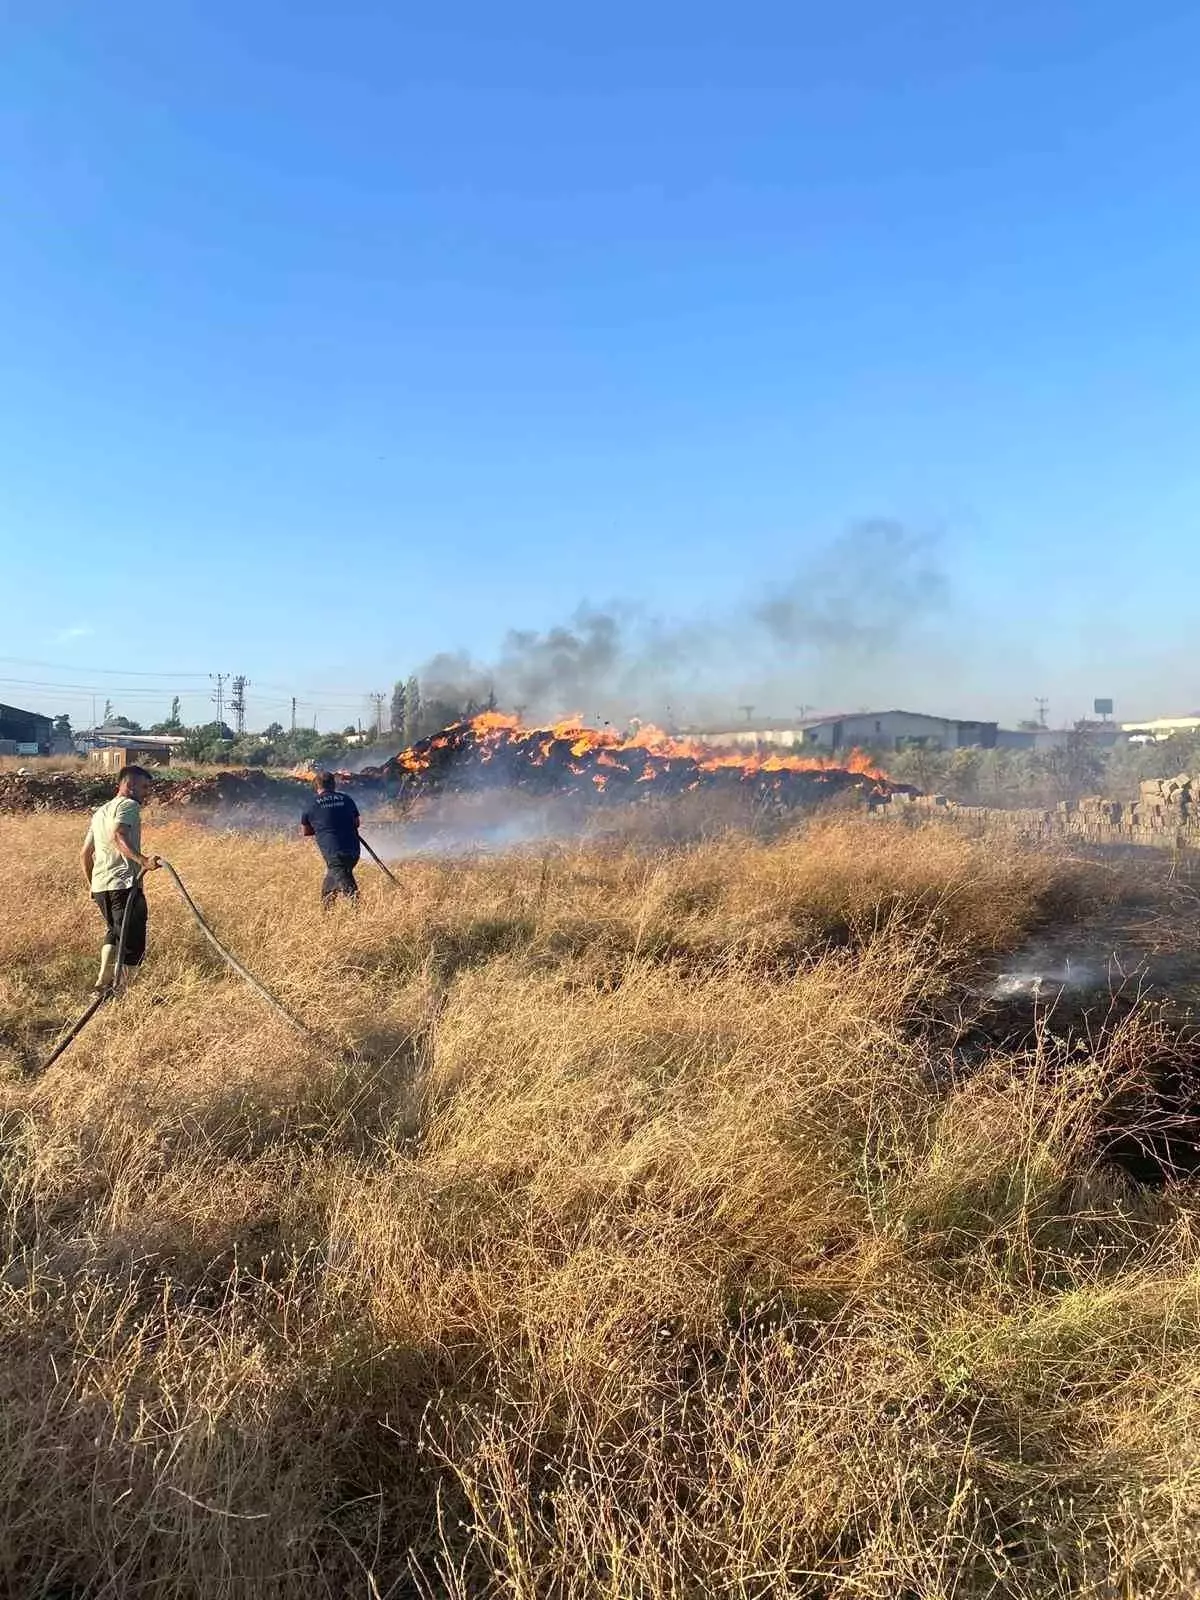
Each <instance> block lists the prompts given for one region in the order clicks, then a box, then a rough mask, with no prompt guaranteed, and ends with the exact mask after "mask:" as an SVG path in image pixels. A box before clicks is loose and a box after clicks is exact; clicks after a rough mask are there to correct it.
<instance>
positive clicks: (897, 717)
mask: <svg viewBox="0 0 1200 1600" xmlns="http://www.w3.org/2000/svg"><path fill="white" fill-rule="evenodd" d="M996 731H997V725H996V723H994V722H971V721H964V720H962V719H960V718H957V717H931V716H927V715H925V713H924V712H921V711H849V712H842V713H840V714H838V715H836V716H828V717H804V718H801V719H799V720H797V721H796V722H794V723H792V724H791V725H790V726H788V727H768V728H762V727H760V728H734V729H728V730H723V731H721V732H719V733H703V734H701V735H700V737H701V738H703V739H705V740H706V741H708V742H709V743H712V744H726V745H734V746H738V745H740V746H749V747H752V748H757V747H759V746H760V745H777V746H779V747H780V748H782V749H785V750H795V749H804V750H813V751H818V750H819V751H826V752H830V751H834V750H852V749H856V748H857V749H871V750H893V751H894V750H913V749H924V750H958V749H961V748H962V747H964V746H967V745H976V746H980V747H982V748H983V749H984V750H992V749H994V748H995V746H996Z"/></svg>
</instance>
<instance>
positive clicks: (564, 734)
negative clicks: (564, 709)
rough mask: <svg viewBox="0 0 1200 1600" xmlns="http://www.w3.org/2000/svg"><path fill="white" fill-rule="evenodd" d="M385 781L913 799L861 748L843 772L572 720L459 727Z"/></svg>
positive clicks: (405, 757) (419, 787)
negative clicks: (901, 796)
mask: <svg viewBox="0 0 1200 1600" xmlns="http://www.w3.org/2000/svg"><path fill="white" fill-rule="evenodd" d="M380 778H382V779H383V780H385V782H386V783H387V784H388V787H389V788H392V787H393V786H394V785H395V786H398V787H396V788H395V791H394V792H395V793H396V795H397V797H398V798H399V799H400V800H401V801H402V802H403V801H406V800H413V799H418V798H423V797H424V796H426V795H430V794H435V793H463V792H467V791H479V790H482V789H489V790H498V789H509V790H516V791H519V792H523V793H526V794H535V795H564V796H570V797H576V798H582V799H588V800H591V801H605V802H614V801H615V802H621V801H633V800H639V799H642V798H644V797H645V796H647V795H649V794H658V795H672V796H674V795H683V794H687V793H690V792H693V791H697V790H703V791H705V792H712V793H716V794H730V793H737V794H740V795H744V796H748V797H750V798H752V799H756V800H763V801H775V802H777V803H779V804H780V805H783V806H787V807H791V806H798V805H812V804H815V803H817V802H819V801H823V800H828V799H832V798H833V797H834V796H836V795H841V794H846V793H857V794H860V795H862V796H863V797H864V798H865V799H867V800H868V801H871V800H880V799H885V798H887V797H889V796H890V795H892V794H893V793H895V792H897V791H901V792H905V793H915V791H914V790H911V789H907V788H906V787H905V786H904V785H900V784H893V783H892V782H891V781H890V780H889V779H888V777H887V774H886V773H884V772H882V771H880V769H879V768H878V767H876V766H875V765H874V764H873V763H872V762H871V761H870V760H869V759H868V758H867V757H866V756H864V755H863V754H862V753H861V752H859V751H854V752H852V753H851V754H850V755H849V756H848V758H847V761H846V764H845V765H839V764H837V763H834V762H832V761H828V760H826V759H824V758H823V757H820V756H805V755H794V754H786V755H785V754H771V755H757V754H749V753H747V752H745V751H737V752H731V751H726V750H718V749H714V748H713V747H711V746H709V745H705V744H704V743H702V742H701V741H699V740H696V739H675V738H672V737H671V736H670V735H669V734H666V733H663V732H662V731H661V730H660V729H658V728H654V727H650V726H644V727H640V728H638V729H637V731H636V732H634V733H632V734H629V735H628V736H623V735H621V734H619V733H617V732H616V731H615V730H612V729H607V728H604V729H597V728H585V727H582V726H581V725H580V724H579V723H578V722H575V721H570V722H560V723H557V724H556V725H555V726H554V727H552V728H526V727H523V726H522V725H521V724H520V723H519V722H518V721H517V719H516V718H515V717H508V716H504V715H502V714H500V713H498V712H486V713H484V714H483V715H482V716H478V717H475V718H473V719H472V720H471V721H468V722H458V723H455V724H454V725H453V726H451V727H449V728H445V729H443V730H442V732H441V733H437V734H434V735H433V737H432V738H429V739H422V740H421V741H420V742H419V743H418V744H415V745H413V746H412V747H411V748H410V749H408V750H403V751H401V752H400V753H399V754H398V755H396V756H393V757H392V759H391V760H390V761H389V762H387V763H386V764H385V765H384V766H383V767H381V768H377V769H370V770H368V771H366V772H363V773H361V774H359V779H360V780H362V781H366V782H367V783H370V782H372V781H378V780H379V779H380Z"/></svg>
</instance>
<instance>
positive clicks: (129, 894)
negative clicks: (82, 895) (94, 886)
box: [92, 883, 149, 967]
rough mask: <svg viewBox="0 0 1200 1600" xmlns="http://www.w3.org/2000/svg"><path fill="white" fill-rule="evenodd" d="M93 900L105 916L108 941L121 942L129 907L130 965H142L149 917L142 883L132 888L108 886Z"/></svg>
mask: <svg viewBox="0 0 1200 1600" xmlns="http://www.w3.org/2000/svg"><path fill="white" fill-rule="evenodd" d="M92 899H93V900H94V901H95V902H96V905H97V907H98V908H99V911H100V915H101V916H102V917H103V918H104V942H105V944H112V945H120V943H121V921H122V918H123V917H124V916H125V907H126V905H128V906H129V922H128V924H127V925H126V928H125V957H124V964H125V966H127V967H137V966H140V965H141V961H142V957H143V956H144V955H145V954H146V932H147V926H148V922H149V918H148V916H147V914H146V896H145V894H144V893H143V892H142V886H141V884H140V883H139V884H138V885H137V886H136V887H135V888H132V889H106V890H104V891H103V893H101V894H94V895H93V896H92Z"/></svg>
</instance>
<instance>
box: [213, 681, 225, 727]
mask: <svg viewBox="0 0 1200 1600" xmlns="http://www.w3.org/2000/svg"><path fill="white" fill-rule="evenodd" d="M228 676H229V674H228V673H227V672H210V673H209V677H210V678H211V679H212V680H213V682H214V683H215V684H216V686H217V687H216V688H215V689H214V690H213V700H214V701H215V702H216V707H217V726H218V727H220V726H221V724H222V723H223V722H224V721H225V679H226V678H227V677H228Z"/></svg>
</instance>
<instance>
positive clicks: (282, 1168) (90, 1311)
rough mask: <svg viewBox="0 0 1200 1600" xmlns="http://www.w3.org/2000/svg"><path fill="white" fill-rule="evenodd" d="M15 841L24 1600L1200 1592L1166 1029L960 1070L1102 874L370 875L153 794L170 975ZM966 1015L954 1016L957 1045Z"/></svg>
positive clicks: (937, 833)
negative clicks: (1020, 960) (965, 1036)
mask: <svg viewBox="0 0 1200 1600" xmlns="http://www.w3.org/2000/svg"><path fill="white" fill-rule="evenodd" d="M82 828H83V821H82V819H81V818H75V817H67V818H64V817H49V816H47V817H35V818H17V817H0V849H2V850H3V855H4V859H5V861H6V863H7V889H6V894H5V897H4V906H3V909H2V910H0V1151H2V1154H0V1161H2V1168H0V1173H2V1185H3V1188H2V1194H3V1206H2V1210H0V1220H2V1225H3V1229H4V1238H3V1244H2V1248H0V1262H2V1264H3V1266H2V1271H0V1387H2V1390H3V1399H2V1404H0V1428H2V1430H3V1436H2V1438H0V1593H3V1594H5V1595H13V1596H42V1597H46V1600H80V1597H83V1596H88V1597H91V1596H105V1597H113V1600H115V1597H117V1596H121V1597H125V1596H154V1597H155V1600H173V1597H179V1600H183V1597H192V1596H194V1597H201V1600H217V1597H221V1600H226V1597H228V1600H233V1597H263V1600H293V1597H301V1596H302V1597H304V1600H315V1597H320V1596H347V1595H361V1596H364V1597H365V1600H381V1597H401V1596H418V1595H420V1596H426V1597H435V1596H438V1597H441V1596H447V1597H456V1600H466V1597H468V1596H470V1597H475V1596H488V1597H490V1596H496V1597H500V1596H504V1597H511V1600H534V1597H543V1596H545V1597H570V1600H576V1597H577V1600H585V1597H587V1600H591V1597H609V1600H618V1597H626V1596H629V1597H638V1600H665V1597H668V1596H670V1597H692V1596H704V1595H716V1596H738V1597H746V1600H749V1597H757V1596H783V1595H788V1596H796V1597H812V1600H818V1597H821V1600H824V1597H835V1596H836V1597H842V1596H845V1597H854V1600H951V1597H953V1600H982V1597H984V1596H1003V1597H1006V1600H1012V1597H1025V1600H1046V1597H1052V1596H1090V1597H1095V1600H1109V1597H1111V1600H1117V1597H1133V1596H1136V1597H1139V1600H1151V1597H1161V1600H1168V1597H1170V1600H1175V1597H1178V1600H1182V1597H1184V1596H1191V1595H1194V1594H1195V1593H1196V1592H1197V1588H1198V1587H1200V1584H1198V1582H1197V1578H1196V1575H1195V1568H1194V1566H1193V1558H1194V1552H1195V1550H1196V1548H1197V1535H1198V1533H1200V1519H1198V1517H1197V1512H1198V1510H1200V1442H1198V1441H1200V1426H1198V1424H1200V1338H1198V1336H1200V1208H1198V1206H1197V1203H1196V1200H1195V1198H1194V1197H1193V1195H1192V1194H1191V1193H1190V1192H1189V1189H1188V1187H1187V1186H1174V1187H1170V1186H1169V1187H1167V1188H1165V1189H1156V1190H1152V1189H1139V1188H1137V1187H1135V1186H1134V1185H1133V1184H1132V1183H1131V1181H1130V1180H1129V1179H1128V1178H1127V1177H1125V1176H1124V1175H1123V1174H1122V1173H1120V1172H1119V1171H1117V1170H1116V1169H1115V1168H1113V1167H1111V1166H1108V1165H1105V1164H1104V1163H1103V1162H1102V1161H1101V1160H1100V1158H1099V1157H1098V1155H1097V1151H1096V1142H1095V1130H1096V1127H1097V1119H1098V1117H1099V1116H1100V1114H1101V1111H1102V1109H1103V1106H1104V1104H1105V1101H1106V1097H1107V1096H1109V1095H1110V1094H1111V1092H1112V1083H1113V1082H1114V1079H1119V1078H1120V1076H1121V1074H1122V1073H1128V1072H1129V1071H1131V1070H1135V1069H1136V1066H1137V1063H1138V1060H1139V1059H1140V1056H1141V1054H1142V1053H1143V1052H1144V1051H1145V1050H1147V1049H1149V1048H1150V1047H1151V1046H1153V1045H1154V1044H1155V1030H1156V1029H1159V1028H1161V1023H1159V1022H1157V1021H1155V1020H1154V1018H1153V1017H1152V1016H1149V1015H1147V1016H1142V1015H1140V1014H1139V1013H1137V1012H1135V1013H1134V1014H1133V1015H1132V1016H1131V1017H1130V1018H1128V1019H1127V1020H1125V1021H1123V1022H1122V1023H1121V1025H1120V1027H1119V1028H1117V1029H1116V1030H1114V1031H1113V1032H1111V1033H1110V1034H1108V1035H1106V1036H1105V1037H1104V1039H1103V1040H1102V1041H1100V1042H1099V1043H1097V1044H1095V1045H1094V1046H1092V1047H1088V1046H1086V1042H1081V1043H1080V1044H1079V1045H1078V1046H1077V1047H1075V1048H1071V1047H1069V1046H1063V1045H1060V1044H1058V1043H1056V1042H1055V1041H1054V1040H1053V1039H1052V1038H1050V1037H1047V1039H1046V1040H1045V1041H1044V1043H1043V1044H1042V1045H1040V1046H1039V1047H1038V1048H1036V1049H1034V1050H1033V1051H1024V1052H1022V1053H1020V1054H1016V1053H1011V1052H1010V1053H1005V1052H1004V1051H1003V1050H999V1049H994V1050H992V1051H991V1052H990V1053H985V1055H984V1056H983V1057H982V1058H981V1059H978V1060H976V1061H975V1062H974V1064H973V1066H972V1069H971V1070H970V1071H969V1072H964V1071H956V1070H955V1055H954V1040H955V1039H956V1038H957V1037H959V1034H960V1033H961V1013H962V1011H963V1008H964V1006H965V1005H966V1004H967V996H968V994H969V989H970V985H971V983H972V980H973V978H974V977H975V975H976V974H978V973H979V972H980V970H981V969H982V967H983V966H984V964H986V963H987V961H988V960H990V959H991V958H992V957H993V956H994V954H995V953H996V952H998V951H1004V950H1012V949H1015V948H1017V947H1018V946H1019V945H1020V944H1021V942H1022V941H1023V939H1024V938H1025V937H1026V936H1027V934H1028V933H1029V932H1030V931H1031V930H1032V929H1034V928H1036V927H1037V926H1039V925H1041V924H1043V923H1045V922H1047V921H1055V922H1062V921H1067V920H1070V919H1071V918H1073V917H1076V916H1080V915H1087V914H1089V910H1090V908H1093V907H1095V906H1097V905H1100V904H1102V903H1103V902H1104V901H1105V900H1106V899H1111V898H1112V897H1114V896H1118V895H1120V894H1123V893H1126V892H1129V891H1128V884H1127V882H1126V880H1125V879H1124V878H1123V877H1121V876H1120V874H1119V872H1118V869H1116V868H1106V867H1102V866H1096V865H1088V864H1086V863H1083V862H1081V861H1072V860H1070V859H1067V858H1061V859H1059V858H1052V857H1049V856H1046V855H1036V854H1032V853H1022V852H1021V851H1019V850H1017V849H1014V848H1010V847H1008V846H997V844H996V843H995V842H994V841H971V840H967V839H964V838H961V837H958V836H956V835H954V834H953V833H951V832H950V831H949V830H940V829H937V828H934V827H930V828H926V829H924V830H914V831H910V830H907V829H904V828H900V827H882V826H872V825H870V824H867V823H862V822H854V821H852V820H845V821H838V822H834V823H830V824H827V825H823V826H814V827H812V828H810V829H809V830H807V831H806V832H803V833H799V834H795V835H792V836H788V837H784V838H781V839H778V840H775V841H774V842H753V841H751V840H747V839H739V838H736V837H726V838H718V839H714V840H710V841H708V842H706V843H704V844H702V845H699V846H695V847H678V848H665V847H664V848H661V849H659V850H657V851H654V850H648V849H647V848H645V847H644V846H641V847H635V846H634V845H632V844H628V845H625V846H619V845H616V844H610V845H608V846H606V847H600V846H593V847H591V848H583V847H580V848H577V849H562V848H559V849H555V850H553V851H548V852H546V853H545V854H544V855H526V856H512V857H508V858H504V859H493V860H487V859H478V860H475V861H470V862H457V863H455V862H448V861H424V862H421V863H416V864H407V865H405V866H404V867H403V869H398V870H402V873H403V883H404V889H403V892H402V893H400V892H397V891H396V890H394V889H392V888H391V887H390V886H389V885H388V884H387V883H386V882H385V881H384V880H382V878H381V877H380V876H379V874H378V873H377V872H376V870H375V869H374V868H371V867H369V866H368V867H364V870H363V873H362V879H363V882H364V895H363V900H362V903H361V905H360V906H359V907H358V908H357V910H355V909H353V908H349V907H341V908H338V909H336V910H335V911H333V912H332V913H331V914H330V915H329V916H328V917H326V918H322V917H321V916H320V914H319V912H318V910H317V886H318V883H319V877H320V872H319V866H318V862H317V860H316V857H315V854H314V853H313V852H312V850H311V849H310V848H308V847H305V846H304V845H303V844H301V843H300V842H299V841H285V840H283V839H276V840H267V841H262V840H257V839H254V838H251V837H247V836H245V835H242V836H236V835H232V834H229V835H212V834H206V833H204V832H202V831H201V830H200V829H199V828H197V827H195V826H193V825H188V824H184V823H180V822H173V823H172V822H165V821H164V818H163V816H162V814H160V813H154V812H152V813H151V814H150V816H149V817H148V819H147V830H146V833H147V846H148V848H150V849H154V850H161V851H162V853H163V854H165V855H167V856H168V857H169V858H170V859H171V860H172V861H173V862H174V863H175V865H176V866H177V867H178V869H179V871H180V872H181V874H182V875H183V878H184V879H185V881H186V882H187V884H188V886H189V888H190V889H191V891H192V893H193V894H194V895H195V897H196V899H197V900H198V902H199V903H200V905H201V906H202V907H203V909H204V911H205V913H206V914H207V915H208V916H209V918H210V919H211V921H212V923H213V925H214V927H215V928H216V929H217V931H218V932H219V933H220V934H221V935H222V936H223V937H224V938H225V939H227V941H228V942H229V943H230V945H231V946H232V948H233V949H234V950H235V952H236V953H237V954H238V955H240V956H241V957H242V958H243V959H244V960H246V961H247V963H248V964H249V965H250V966H251V968H252V969H253V970H254V972H255V973H256V974H257V975H258V976H259V977H260V978H261V979H262V980H263V981H264V982H265V983H266V984H267V985H268V987H269V988H270V989H271V990H272V991H273V992H274V993H275V994H277V995H278V997H279V998H280V999H281V1000H282V1002H283V1003H284V1004H285V1005H286V1006H288V1007H289V1008H291V1009H292V1010H294V1011H295V1012H296V1013H297V1014H298V1015H299V1016H301V1017H302V1018H303V1019H304V1020H305V1022H306V1023H307V1024H308V1025H309V1026H310V1027H311V1028H312V1029H313V1030H314V1032H315V1034H316V1035H318V1038H317V1039H314V1040H306V1039H303V1038H301V1037H299V1036H297V1035H296V1034H295V1033H293V1032H291V1031H290V1030H289V1029H288V1028H287V1027H286V1025H285V1024H283V1023H281V1022H279V1021H278V1020H277V1019H275V1018H274V1017H273V1016H272V1014H271V1013H270V1012H269V1011H268V1010H267V1009H266V1008H265V1007H264V1006H263V1005H262V1003H261V1001H260V1000H258V999H257V998H256V996H255V995H254V994H253V993H252V992H251V991H250V990H249V989H248V988H246V987H245V986H244V985H242V984H240V983H239V982H238V980H237V979H236V978H235V977H233V975H232V974H230V973H229V972H228V971H227V970H226V969H224V968H223V967H222V966H221V964H220V963H219V961H218V960H217V958H216V956H215V955H214V953H213V952H212V951H211V950H210V949H209V947H208V946H206V945H205V944H204V942H203V941H202V939H201V937H200V935H199V933H198V932H197V930H196V929H195V927H194V925H193V924H192V922H191V921H190V919H189V918H188V917H187V914H186V912H185V910H184V908H183V907H182V905H181V904H180V903H179V901H178V899H177V898H176V896H175V894H174V892H173V890H172V888H171V885H170V883H169V882H168V881H167V879H166V875H165V874H161V873H160V874H156V875H155V876H154V878H153V879H152V880H151V881H150V884H149V896H150V901H151V955H150V958H149V960H148V962H147V966H146V969H145V971H144V973H143V975H142V976H141V978H140V979H139V980H138V982H137V983H136V984H135V985H134V986H133V987H132V988H131V989H130V991H129V992H128V993H127V994H126V995H124V996H123V997H122V998H120V999H119V1000H118V1001H115V1002H113V1003H112V1004H111V1005H109V1006H108V1007H106V1008H105V1009H104V1010H103V1011H102V1012H101V1013H100V1014H99V1016H98V1017H97V1018H96V1020H95V1021H94V1022H93V1023H92V1024H91V1026H90V1027H89V1028H88V1029H87V1030H86V1031H85V1032H84V1033H83V1034H82V1035H81V1037H80V1039H79V1040H78V1042H77V1043H76V1045H75V1046H74V1047H73V1048H72V1050H71V1051H70V1052H69V1053H68V1054H67V1055H66V1056H65V1057H64V1058H63V1059H62V1061H61V1062H60V1063H59V1064H57V1065H56V1066H54V1067H52V1068H51V1069H50V1070H49V1071H48V1072H45V1073H40V1072H38V1071H37V1070H35V1068H36V1064H37V1063H38V1062H39V1061H40V1060H41V1059H43V1058H44V1056H45V1054H46V1053H47V1051H48V1049H49V1047H50V1046H51V1044H52V1043H53V1040H54V1039H55V1037H56V1036H57V1034H58V1032H59V1031H60V1030H61V1028H62V1027H63V1026H64V1024H65V1023H66V1022H67V1021H68V1020H70V1019H71V1018H73V1017H74V1016H75V1015H76V1013H77V1012H78V1011H79V1010H80V1009H81V1007H82V1005H83V1004H84V1002H85V1000H86V993H87V988H88V986H89V985H90V983H91V981H92V977H93V973H94V965H95V952H96V949H97V946H98V942H99V941H98V934H99V932H100V923H99V920H98V918H97V917H96V915H95V912H94V909H93V908H92V907H91V906H90V904H89V903H88V900H87V896H86V889H85V886H84V885H83V884H82V882H81V881H80V872H79V868H78V865H77V862H76V852H77V849H78V845H79V836H80V834H81V832H82ZM956 1019H959V1020H956Z"/></svg>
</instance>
